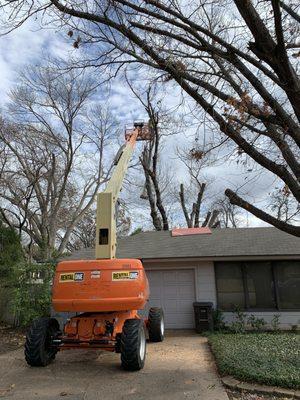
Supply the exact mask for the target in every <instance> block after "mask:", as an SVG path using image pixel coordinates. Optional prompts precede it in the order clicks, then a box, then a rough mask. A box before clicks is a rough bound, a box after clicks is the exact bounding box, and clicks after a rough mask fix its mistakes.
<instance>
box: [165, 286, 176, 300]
mask: <svg viewBox="0 0 300 400" xmlns="http://www.w3.org/2000/svg"><path fill="white" fill-rule="evenodd" d="M163 298H164V299H167V300H169V299H170V300H176V299H177V298H178V288H177V287H176V286H175V285H173V286H165V287H164V289H163Z"/></svg>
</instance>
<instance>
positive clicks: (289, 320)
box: [223, 310, 300, 330]
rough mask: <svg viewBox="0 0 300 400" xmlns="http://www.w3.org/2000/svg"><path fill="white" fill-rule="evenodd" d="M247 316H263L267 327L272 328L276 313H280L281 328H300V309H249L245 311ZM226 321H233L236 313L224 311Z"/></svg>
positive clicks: (228, 322)
mask: <svg viewBox="0 0 300 400" xmlns="http://www.w3.org/2000/svg"><path fill="white" fill-rule="evenodd" d="M245 314H246V318H247V317H249V316H250V315H254V316H255V317H256V318H263V319H264V320H265V322H266V324H267V325H266V328H271V321H272V318H273V317H274V315H277V314H278V315H280V317H279V327H280V329H286V330H289V329H294V328H296V329H298V330H299V329H300V312H299V311H278V312H276V310H274V311H251V312H250V311H249V312H245ZM223 315H224V321H225V323H226V324H230V323H231V322H233V320H234V318H235V314H234V313H232V312H224V314H223Z"/></svg>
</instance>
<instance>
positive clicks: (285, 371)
mask: <svg viewBox="0 0 300 400" xmlns="http://www.w3.org/2000/svg"><path fill="white" fill-rule="evenodd" d="M208 340H209V343H210V345H211V348H212V351H213V353H214V355H215V358H216V361H217V365H218V368H219V371H220V373H221V374H222V375H225V374H229V375H232V376H234V377H236V378H237V379H241V380H244V381H249V382H258V383H262V384H267V385H274V386H281V387H285V388H291V389H299V388H300V334H297V333H277V334H275V333H248V334H227V333H224V334H221V333H215V334H211V335H209V336H208Z"/></svg>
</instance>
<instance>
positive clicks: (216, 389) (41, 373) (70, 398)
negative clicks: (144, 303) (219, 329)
mask: <svg viewBox="0 0 300 400" xmlns="http://www.w3.org/2000/svg"><path fill="white" fill-rule="evenodd" d="M0 398H1V399H2V398H5V399H8V400H10V399H11V400H32V399H38V400H54V399H55V400H56V399H66V400H125V399H126V400H127V399H129V400H144V399H147V400H153V399H155V400H185V399H188V400H191V399H201V400H228V397H227V395H226V392H225V390H224V388H223V387H222V385H221V383H220V380H219V378H218V376H217V374H216V370H215V365H214V362H213V360H212V357H211V353H210V351H209V349H208V346H207V343H206V339H205V338H202V337H200V336H199V335H196V334H194V333H191V332H180V333H179V332H169V333H167V337H166V339H165V341H164V342H163V343H149V344H148V346H147V359H146V365H145V367H144V369H143V370H142V371H139V372H126V371H123V370H122V369H121V368H120V360H119V355H118V354H114V353H108V352H93V351H83V350H82V351H80V350H78V351H75V350H73V351H65V352H61V353H59V354H58V355H57V357H56V360H55V361H54V362H53V363H52V364H50V365H49V366H47V367H45V368H31V367H29V366H27V364H26V363H25V361H24V358H23V349H20V350H16V351H12V352H9V353H6V354H2V355H1V356H0Z"/></svg>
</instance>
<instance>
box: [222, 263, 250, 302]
mask: <svg viewBox="0 0 300 400" xmlns="http://www.w3.org/2000/svg"><path fill="white" fill-rule="evenodd" d="M216 278H217V294H218V306H219V308H220V309H222V310H232V309H234V308H235V307H239V308H241V309H243V308H244V307H245V300H244V286H243V277H242V270H241V264H240V263H239V262H237V263H234V262H232V263H230V262H224V263H222V262H219V263H216Z"/></svg>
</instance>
